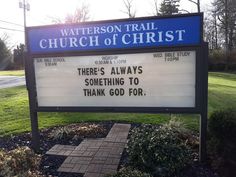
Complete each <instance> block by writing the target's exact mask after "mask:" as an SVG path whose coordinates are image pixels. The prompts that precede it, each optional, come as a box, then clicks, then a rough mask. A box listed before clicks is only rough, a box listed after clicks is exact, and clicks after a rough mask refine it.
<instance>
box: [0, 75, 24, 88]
mask: <svg viewBox="0 0 236 177" xmlns="http://www.w3.org/2000/svg"><path fill="white" fill-rule="evenodd" d="M20 85H25V76H0V89H2V88H9V87H16V86H20Z"/></svg>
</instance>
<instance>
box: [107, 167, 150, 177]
mask: <svg viewBox="0 0 236 177" xmlns="http://www.w3.org/2000/svg"><path fill="white" fill-rule="evenodd" d="M106 177H152V176H151V175H150V174H148V173H144V172H141V171H138V170H135V169H132V168H123V169H121V170H120V171H118V172H117V173H116V174H114V175H108V176H106Z"/></svg>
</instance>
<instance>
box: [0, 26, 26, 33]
mask: <svg viewBox="0 0 236 177" xmlns="http://www.w3.org/2000/svg"><path fill="white" fill-rule="evenodd" d="M0 29H4V30H10V31H18V32H24V31H23V30H18V29H13V28H5V27H1V26H0Z"/></svg>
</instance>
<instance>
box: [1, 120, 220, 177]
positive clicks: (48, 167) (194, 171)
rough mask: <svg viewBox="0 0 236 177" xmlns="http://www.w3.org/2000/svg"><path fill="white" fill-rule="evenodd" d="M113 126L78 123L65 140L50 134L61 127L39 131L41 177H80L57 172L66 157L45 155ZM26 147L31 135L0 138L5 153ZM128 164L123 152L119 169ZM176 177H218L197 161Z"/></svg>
mask: <svg viewBox="0 0 236 177" xmlns="http://www.w3.org/2000/svg"><path fill="white" fill-rule="evenodd" d="M94 125H95V126H96V128H95V129H96V130H95V131H83V129H82V131H81V127H84V128H86V127H90V126H94ZM112 126H113V122H101V123H79V124H71V125H68V126H65V127H66V128H67V129H68V130H73V132H74V133H75V134H73V135H72V136H73V137H74V138H67V139H60V140H57V139H53V138H52V132H55V130H57V129H61V128H62V127H60V126H56V127H52V128H47V129H43V130H41V131H40V140H41V149H40V150H41V152H40V154H41V155H42V160H41V165H40V172H41V173H42V175H45V176H50V177H82V176H83V175H82V174H76V173H60V172H57V169H58V168H59V166H60V165H61V164H62V163H63V161H64V160H65V158H66V157H61V156H49V155H45V153H46V152H47V151H48V150H49V149H50V148H51V147H53V146H54V145H55V144H63V145H75V146H77V145H79V144H80V142H81V141H82V140H83V139H85V138H104V137H106V135H107V134H108V132H109V131H110V129H111V127H112ZM138 126H140V124H132V128H134V127H138ZM22 146H28V147H31V134H30V133H23V134H20V135H16V136H12V137H3V138H0V149H4V150H5V151H10V150H13V149H15V148H17V147H22ZM127 164H128V154H127V152H126V151H124V152H123V155H122V158H121V161H120V165H119V168H122V167H125V166H126V165H127ZM176 177H218V176H217V175H216V174H214V173H213V171H212V170H211V169H210V168H209V167H208V166H204V165H201V164H199V163H198V162H197V161H196V162H194V163H193V165H192V166H191V167H188V168H186V169H184V170H183V171H182V172H181V174H180V175H179V176H176Z"/></svg>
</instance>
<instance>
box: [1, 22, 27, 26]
mask: <svg viewBox="0 0 236 177" xmlns="http://www.w3.org/2000/svg"><path fill="white" fill-rule="evenodd" d="M0 22H4V23H8V24H12V25H16V26H21V27H24V26H23V25H20V24H17V23H13V22H8V21H5V20H0Z"/></svg>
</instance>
